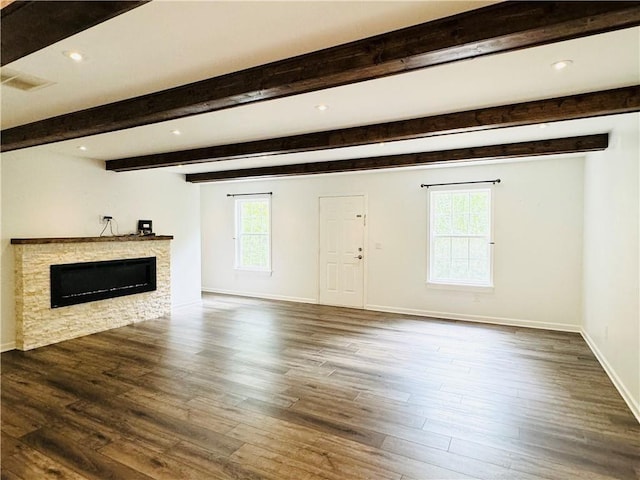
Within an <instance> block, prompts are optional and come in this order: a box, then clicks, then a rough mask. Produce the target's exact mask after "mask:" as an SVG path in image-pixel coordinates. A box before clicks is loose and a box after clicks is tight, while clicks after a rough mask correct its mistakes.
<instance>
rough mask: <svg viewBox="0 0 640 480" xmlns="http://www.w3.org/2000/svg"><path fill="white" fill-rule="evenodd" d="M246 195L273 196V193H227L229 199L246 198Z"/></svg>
mask: <svg viewBox="0 0 640 480" xmlns="http://www.w3.org/2000/svg"><path fill="white" fill-rule="evenodd" d="M246 195H273V192H259V193H227V197H244V196H246Z"/></svg>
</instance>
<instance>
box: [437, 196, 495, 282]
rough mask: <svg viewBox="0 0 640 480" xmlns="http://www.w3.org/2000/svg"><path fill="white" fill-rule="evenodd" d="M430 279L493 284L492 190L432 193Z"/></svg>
mask: <svg viewBox="0 0 640 480" xmlns="http://www.w3.org/2000/svg"><path fill="white" fill-rule="evenodd" d="M430 202H431V209H430V223H429V225H430V228H429V231H430V246H429V252H430V255H429V281H430V282H434V283H450V284H468V285H490V284H491V250H490V248H491V244H490V242H491V190H489V189H473V190H434V191H432V192H430Z"/></svg>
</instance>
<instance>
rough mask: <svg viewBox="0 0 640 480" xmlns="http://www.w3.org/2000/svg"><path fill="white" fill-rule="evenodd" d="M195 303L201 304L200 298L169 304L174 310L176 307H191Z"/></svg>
mask: <svg viewBox="0 0 640 480" xmlns="http://www.w3.org/2000/svg"><path fill="white" fill-rule="evenodd" d="M196 305H202V299H201V298H199V299H198V300H193V301H192V302H184V303H177V304H175V305H171V310H172V311H173V310H176V309H178V308H184V307H193V306H196Z"/></svg>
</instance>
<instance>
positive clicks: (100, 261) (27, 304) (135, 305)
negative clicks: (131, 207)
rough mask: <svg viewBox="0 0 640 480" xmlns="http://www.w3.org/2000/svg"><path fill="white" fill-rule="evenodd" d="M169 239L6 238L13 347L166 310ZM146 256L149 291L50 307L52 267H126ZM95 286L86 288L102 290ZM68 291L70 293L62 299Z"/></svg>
mask: <svg viewBox="0 0 640 480" xmlns="http://www.w3.org/2000/svg"><path fill="white" fill-rule="evenodd" d="M172 238H173V237H171V236H148V237H139V236H118V237H83V238H40V239H38V238H33V239H12V240H11V243H12V244H13V245H14V248H15V252H14V253H15V271H16V272H15V273H16V274H15V282H16V283H15V288H16V348H18V349H20V350H30V349H32V348H36V347H40V346H43V345H49V344H52V343H57V342H60V341H63V340H68V339H71V338H75V337H79V336H82V335H89V334H91V333H96V332H100V331H104V330H108V329H111V328H117V327H121V326H124V325H128V324H131V323H134V322H139V321H143V320H149V319H152V318H158V317H161V316H162V315H165V314H168V313H169V312H170V310H171V262H170V252H171V242H170V240H171V239H172ZM149 258H153V259H154V261H153V263H154V264H155V265H154V267H155V268H154V270H155V271H154V276H155V290H151V291H142V292H135V291H132V292H128V293H132V294H128V295H123V296H115V297H114V298H106V299H96V300H92V301H89V302H85V303H76V304H68V305H61V306H60V305H57V306H56V308H52V301H51V298H52V297H51V275H52V273H51V272H52V266H65V265H85V264H91V265H100V266H102V265H106V266H109V267H111V266H118V265H124V266H126V267H127V268H128V269H129V270H131V268H132V265H133V266H136V264H137V261H138V260H141V259H149ZM138 268H139V267H138ZM80 275H83V273H82V272H81V274H80ZM98 285H99V286H100V288H98V287H92V288H93V290H96V291H98V290H100V289H101V290H106V289H108V288H107V287H103V286H102V283H100V282H99V283H98ZM114 288H120V287H117V286H116V287H114ZM94 293H95V292H94ZM98 293H99V292H98ZM73 295H74V293H73V292H72V293H70V294H69V295H68V297H72V296H73ZM103 296H104V295H103Z"/></svg>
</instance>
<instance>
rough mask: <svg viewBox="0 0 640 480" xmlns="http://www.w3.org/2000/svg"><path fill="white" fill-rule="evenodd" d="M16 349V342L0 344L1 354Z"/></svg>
mask: <svg viewBox="0 0 640 480" xmlns="http://www.w3.org/2000/svg"><path fill="white" fill-rule="evenodd" d="M15 349H16V342H7V343H3V344H0V352H8V351H9V350H15Z"/></svg>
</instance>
